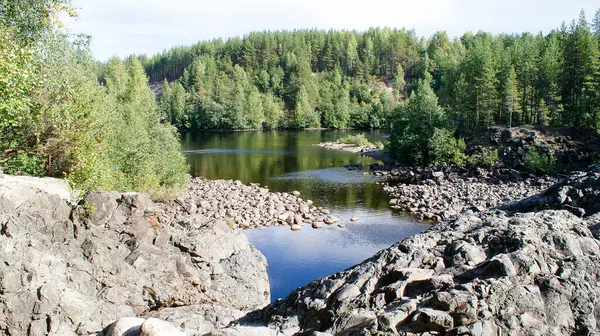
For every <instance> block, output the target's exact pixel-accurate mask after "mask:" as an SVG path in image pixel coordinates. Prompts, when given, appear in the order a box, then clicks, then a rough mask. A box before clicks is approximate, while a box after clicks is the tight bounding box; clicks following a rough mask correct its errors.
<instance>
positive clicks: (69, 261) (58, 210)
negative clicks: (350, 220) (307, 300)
mask: <svg viewBox="0 0 600 336" xmlns="http://www.w3.org/2000/svg"><path fill="white" fill-rule="evenodd" d="M269 297H270V295H269V283H268V278H267V273H266V260H265V258H264V257H263V256H262V254H261V253H260V252H259V251H258V250H256V249H255V248H254V247H253V246H252V245H250V244H249V242H248V240H247V239H246V237H245V236H244V235H242V234H241V233H239V231H236V230H233V229H231V228H230V227H229V226H228V225H227V224H226V223H225V222H224V221H221V220H209V219H208V218H206V217H203V216H201V215H198V214H193V215H192V214H190V213H188V212H186V211H185V209H184V208H183V207H182V206H180V205H178V204H175V203H173V204H163V203H154V202H152V201H150V200H149V199H148V198H147V197H146V196H144V195H142V194H137V193H125V194H123V193H118V192H112V193H108V192H102V193H92V194H89V195H87V196H86V198H85V200H84V201H83V202H80V203H79V204H72V203H71V200H70V196H69V190H68V188H67V186H66V185H65V184H64V182H62V181H60V180H55V179H37V178H28V177H10V176H5V177H2V178H0V335H48V334H50V335H76V334H79V335H87V334H95V333H98V332H100V331H101V330H102V329H103V328H104V327H105V326H106V325H108V324H110V323H111V322H113V321H115V320H117V319H118V318H120V317H123V316H144V317H150V316H153V317H160V318H163V319H166V320H169V321H170V322H172V323H173V324H174V325H176V326H177V327H181V326H182V323H184V322H185V323H186V324H185V329H186V331H188V333H190V334H205V333H208V332H210V331H211V330H213V329H214V328H218V327H224V326H226V325H227V324H229V323H230V322H231V321H233V320H235V319H237V318H239V317H241V316H243V315H244V314H245V313H246V312H247V311H250V310H254V309H257V308H260V307H263V306H264V305H266V304H267V303H268V302H269Z"/></svg>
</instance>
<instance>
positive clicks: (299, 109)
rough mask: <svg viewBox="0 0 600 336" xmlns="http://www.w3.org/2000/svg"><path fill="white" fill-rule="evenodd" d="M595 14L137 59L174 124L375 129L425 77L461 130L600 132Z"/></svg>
mask: <svg viewBox="0 0 600 336" xmlns="http://www.w3.org/2000/svg"><path fill="white" fill-rule="evenodd" d="M599 41H600V11H598V12H596V14H595V16H594V18H593V20H592V22H588V21H587V20H586V17H585V14H584V13H583V12H582V13H581V15H580V17H579V19H578V20H573V21H572V22H571V24H570V25H566V24H564V23H563V25H562V26H561V27H559V28H558V29H555V30H553V31H551V32H549V33H548V34H546V35H543V34H541V33H539V34H531V33H523V34H520V35H515V34H513V35H506V34H499V35H493V34H490V33H485V32H478V33H477V34H472V33H465V34H464V35H463V36H461V37H460V38H454V39H451V38H449V37H448V35H447V34H446V33H445V32H437V33H435V34H434V35H433V36H431V37H430V38H427V39H426V38H420V37H417V36H416V34H415V33H414V31H411V30H405V29H389V28H372V29H369V30H367V31H365V32H356V31H322V30H298V31H291V32H285V31H283V32H258V33H251V34H248V35H247V36H244V37H241V38H231V39H229V40H227V41H223V40H221V39H216V40H212V41H204V42H200V43H198V44H196V45H193V46H189V47H177V48H173V49H171V50H168V51H165V52H164V53H162V54H159V55H155V56H153V57H151V58H148V57H146V56H140V61H141V62H142V64H143V65H144V67H145V69H146V72H147V74H148V75H149V77H150V80H151V81H152V82H161V81H164V83H163V86H162V92H163V94H162V96H161V99H160V106H161V111H162V112H163V114H164V116H165V118H167V119H168V120H170V121H172V122H173V123H174V124H175V125H176V126H177V127H178V128H181V129H185V128H192V129H249V128H300V129H302V128H310V127H326V128H346V127H355V128H380V127H388V126H389V125H390V122H391V120H392V118H391V116H392V114H393V112H394V111H395V110H397V109H398V108H399V106H400V104H401V103H402V102H403V101H404V100H406V99H408V98H409V97H410V95H411V94H412V92H413V91H414V90H415V89H416V88H417V87H418V86H419V81H420V80H425V81H427V82H428V83H429V85H430V86H431V87H432V89H433V92H434V94H435V95H436V96H437V98H438V99H439V105H440V107H441V108H442V109H443V110H444V111H445V114H446V115H447V117H446V118H447V119H448V121H449V122H450V123H451V124H452V125H454V127H455V128H457V129H458V130H459V131H470V130H474V129H477V128H480V127H486V126H489V125H492V124H501V125H523V124H538V125H554V126H573V127H579V128H598V125H599V123H600V120H599V115H598V114H599V106H600V88H599V85H600V84H599V83H600V70H599V69H600V52H599V48H598V45H599Z"/></svg>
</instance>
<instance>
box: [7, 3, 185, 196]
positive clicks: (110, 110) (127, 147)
mask: <svg viewBox="0 0 600 336" xmlns="http://www.w3.org/2000/svg"><path fill="white" fill-rule="evenodd" d="M65 12H67V13H71V14H74V13H73V11H72V9H71V7H70V3H69V1H68V0H38V1H28V0H0V170H3V171H4V172H7V173H11V174H16V173H26V174H31V175H38V176H57V177H67V178H68V179H69V181H70V182H71V184H72V185H73V186H74V187H76V188H78V189H83V190H92V189H109V190H111V189H112V190H123V191H127V190H137V191H146V192H151V193H153V194H154V195H155V196H157V197H168V196H170V195H173V191H175V190H177V189H179V188H181V187H182V186H183V185H184V184H185V182H186V181H187V167H186V165H185V161H184V158H183V156H182V155H181V153H180V144H179V139H178V136H177V133H176V130H175V128H174V127H173V126H171V125H170V124H168V123H162V122H161V120H160V114H159V112H158V108H157V105H156V102H155V95H154V93H153V92H152V91H151V89H150V87H149V86H148V79H147V76H146V73H145V72H144V68H143V67H142V64H141V63H140V62H139V60H138V59H137V58H135V57H130V58H128V59H127V60H125V61H121V60H118V59H115V60H113V61H112V62H111V64H110V65H109V66H108V67H107V68H106V67H104V69H103V74H102V75H100V68H101V67H99V66H98V63H96V62H95V61H93V59H92V57H91V55H90V51H89V48H88V41H89V39H88V38H86V37H79V38H76V39H73V38H69V36H68V35H66V33H65V32H64V31H63V30H62V29H60V22H59V21H58V19H57V18H58V16H59V15H60V14H61V13H65ZM99 78H100V79H101V82H102V83H104V84H105V85H101V84H100V83H99V80H98V79H99Z"/></svg>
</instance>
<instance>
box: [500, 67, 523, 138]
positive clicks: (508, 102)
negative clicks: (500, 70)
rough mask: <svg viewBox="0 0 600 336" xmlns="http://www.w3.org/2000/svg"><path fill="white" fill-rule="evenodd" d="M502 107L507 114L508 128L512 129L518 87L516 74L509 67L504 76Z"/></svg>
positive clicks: (515, 112)
mask: <svg viewBox="0 0 600 336" xmlns="http://www.w3.org/2000/svg"><path fill="white" fill-rule="evenodd" d="M502 93H503V97H502V100H503V105H504V111H507V112H508V127H509V128H510V127H512V125H513V120H514V117H515V114H518V112H517V102H518V99H519V98H518V95H519V93H518V87H517V74H516V72H515V68H514V67H512V66H511V67H510V68H509V70H508V74H507V76H506V81H505V83H504V87H503V91H502Z"/></svg>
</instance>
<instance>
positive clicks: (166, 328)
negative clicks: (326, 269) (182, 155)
mask: <svg viewBox="0 0 600 336" xmlns="http://www.w3.org/2000/svg"><path fill="white" fill-rule="evenodd" d="M208 183H209V182H206V181H204V182H203V181H201V180H200V181H196V182H192V185H191V186H190V189H189V190H188V195H187V196H185V197H182V198H181V199H179V200H178V201H176V202H170V203H156V202H152V201H151V200H149V199H148V198H147V197H146V196H145V195H143V194H139V193H119V192H94V193H90V194H88V195H86V196H85V197H84V199H83V200H82V201H80V202H77V203H75V202H73V200H71V198H70V193H69V190H68V188H67V186H66V184H65V183H64V182H63V181H60V180H56V179H36V178H28V177H11V176H7V177H3V178H0V261H1V262H0V312H2V313H1V314H0V335H3V336H4V335H11V336H12V335H35V336H37V335H95V334H98V335H103V336H130V335H132V336H138V335H139V336H151V335H152V336H163V335H188V336H199V335H227V336H242V335H257V336H259V335H269V336H275V335H300V334H302V335H322V336H326V335H379V336H383V335H444V334H445V335H472V336H483V335H506V334H513V335H570V334H582V335H594V334H598V333H599V332H600V327H599V324H598V322H597V321H598V317H597V311H600V303H599V302H598V299H597V298H598V297H600V286H598V279H600V267H599V266H598V265H600V240H599V239H600V164H598V165H595V166H591V167H590V168H589V169H587V170H586V171H583V172H577V173H574V174H572V175H570V176H569V177H567V178H565V179H563V180H561V181H559V182H558V183H555V184H554V185H552V186H550V187H548V188H546V189H545V190H543V191H542V192H540V193H538V194H536V195H533V196H530V197H527V198H524V199H522V200H519V201H513V202H508V203H506V204H504V205H501V206H499V207H497V208H496V209H491V210H485V209H483V210H482V211H481V212H465V213H463V214H458V215H457V216H455V217H453V218H451V219H449V220H443V221H442V222H441V223H439V224H437V225H435V226H432V227H431V229H429V230H428V231H427V232H425V233H422V234H418V235H415V236H413V237H411V238H408V239H405V240H403V241H401V242H398V243H397V244H395V245H393V246H392V247H390V248H388V249H385V250H383V251H381V252H379V253H377V254H376V255H374V256H373V257H371V258H369V259H367V260H365V261H364V262H362V263H360V264H358V265H356V266H354V267H352V268H350V269H348V270H346V271H344V272H341V273H337V274H334V275H331V276H328V277H325V278H322V279H318V280H315V281H313V282H312V283H310V284H307V285H306V286H303V287H301V288H299V289H297V290H295V291H294V292H292V293H291V294H290V295H289V296H288V297H287V298H285V299H283V300H278V301H276V302H274V303H272V304H269V305H267V304H268V303H269V296H270V295H269V282H268V278H267V274H266V267H267V264H266V260H265V259H264V257H263V256H262V255H261V254H260V252H259V251H257V250H256V249H255V248H254V247H253V246H252V245H250V244H249V243H248V240H247V239H246V237H245V236H244V235H242V234H241V233H240V232H239V229H238V228H235V226H234V228H232V227H231V225H230V224H231V223H228V222H227V221H226V220H224V219H221V218H220V217H219V216H220V215H219V216H214V215H213V216H212V217H214V218H210V217H209V216H205V215H203V214H202V213H199V212H198V211H199V210H198V203H197V202H202V200H201V199H203V198H202V197H203V196H202V192H204V191H205V190H204V189H199V187H198V186H200V185H202V186H206V185H208ZM219 183H223V185H228V186H231V185H238V187H240V186H239V184H238V183H236V182H235V181H228V182H219ZM194 184H195V185H194ZM250 187H251V188H260V187H258V186H250ZM220 190H224V189H220ZM252 190H254V189H252ZM232 197H233V196H232ZM278 197H279V196H278ZM237 201H239V199H237ZM296 201H298V200H296ZM222 202H226V201H225V200H223V201H222ZM232 202H233V201H232ZM266 202H267V203H268V201H266ZM290 202H291V201H290ZM192 205H196V211H192V209H190V207H192ZM192 208H193V207H192ZM240 211H241V210H240ZM288 211H292V210H288ZM207 214H208V213H207ZM265 305H267V306H266V307H265ZM263 307H264V308H263ZM113 321H116V322H115V323H113Z"/></svg>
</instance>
